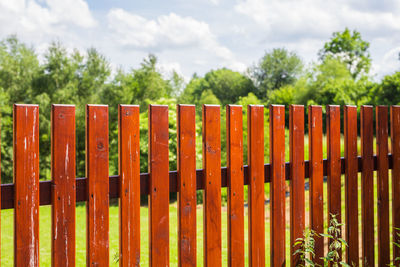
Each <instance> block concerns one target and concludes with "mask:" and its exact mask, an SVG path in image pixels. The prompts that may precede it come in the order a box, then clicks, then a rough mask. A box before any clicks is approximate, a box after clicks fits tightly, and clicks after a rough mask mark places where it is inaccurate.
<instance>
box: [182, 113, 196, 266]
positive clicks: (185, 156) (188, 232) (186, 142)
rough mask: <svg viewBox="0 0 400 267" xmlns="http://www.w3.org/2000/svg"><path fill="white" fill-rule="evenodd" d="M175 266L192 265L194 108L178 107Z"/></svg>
mask: <svg viewBox="0 0 400 267" xmlns="http://www.w3.org/2000/svg"><path fill="white" fill-rule="evenodd" d="M177 112H178V116H177V122H178V125H177V129H178V187H179V189H178V191H179V193H178V263H179V264H178V266H196V204H197V203H196V108H195V106H193V105H178V109H177Z"/></svg>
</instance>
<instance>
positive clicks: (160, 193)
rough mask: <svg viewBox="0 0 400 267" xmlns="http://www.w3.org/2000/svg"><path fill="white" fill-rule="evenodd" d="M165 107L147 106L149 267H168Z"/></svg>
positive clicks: (167, 185)
mask: <svg viewBox="0 0 400 267" xmlns="http://www.w3.org/2000/svg"><path fill="white" fill-rule="evenodd" d="M168 136H169V134H168V106H159V105H150V106H149V136H148V137H149V171H150V196H149V228H150V231H149V235H150V237H149V248H150V261H149V262H150V266H151V267H156V266H169V179H168V178H169V176H168V171H169V164H168V160H169V149H168V139H169V137H168Z"/></svg>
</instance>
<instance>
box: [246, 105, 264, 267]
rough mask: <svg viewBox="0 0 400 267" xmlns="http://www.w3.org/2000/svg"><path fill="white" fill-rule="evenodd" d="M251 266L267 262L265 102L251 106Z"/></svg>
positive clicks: (249, 145) (249, 188)
mask: <svg viewBox="0 0 400 267" xmlns="http://www.w3.org/2000/svg"><path fill="white" fill-rule="evenodd" d="M247 117H248V118H247V125H248V126H247V129H248V134H247V138H248V141H247V145H248V153H247V157H248V164H249V170H248V172H249V186H248V202H249V266H250V267H253V266H265V219H264V218H265V216H264V213H265V199H264V106H256V105H254V106H253V105H249V106H248V108H247Z"/></svg>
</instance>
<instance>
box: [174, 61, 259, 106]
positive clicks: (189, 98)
mask: <svg viewBox="0 0 400 267" xmlns="http://www.w3.org/2000/svg"><path fill="white" fill-rule="evenodd" d="M255 90H256V89H255V87H254V85H253V82H252V81H251V80H250V79H249V78H247V77H246V76H244V75H242V74H240V73H239V72H236V71H232V70H229V69H226V68H223V69H218V70H212V71H210V72H208V73H206V74H205V76H204V77H203V78H199V77H197V76H194V77H193V78H192V79H191V81H190V82H189V84H188V85H187V86H186V88H185V90H184V91H183V93H182V95H181V96H180V98H179V102H181V103H194V104H205V103H207V104H216V103H217V102H218V104H219V103H221V104H222V105H226V104H232V103H235V102H236V101H238V100H239V97H241V96H245V95H247V94H248V93H250V92H255ZM206 91H207V93H206V95H204V94H205V92H206ZM206 97H210V98H206ZM217 99H218V101H216V100H217ZM205 100H207V101H213V102H205Z"/></svg>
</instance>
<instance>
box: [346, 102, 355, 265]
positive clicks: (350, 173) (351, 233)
mask: <svg viewBox="0 0 400 267" xmlns="http://www.w3.org/2000/svg"><path fill="white" fill-rule="evenodd" d="M344 154H345V155H344V157H345V162H346V164H345V168H346V175H345V199H346V241H347V244H348V246H347V247H346V262H347V263H348V264H349V265H351V266H358V265H359V254H358V250H359V243H358V237H359V236H358V159H357V107H356V106H349V105H347V106H345V107H344Z"/></svg>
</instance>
